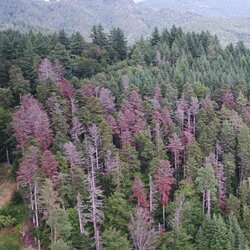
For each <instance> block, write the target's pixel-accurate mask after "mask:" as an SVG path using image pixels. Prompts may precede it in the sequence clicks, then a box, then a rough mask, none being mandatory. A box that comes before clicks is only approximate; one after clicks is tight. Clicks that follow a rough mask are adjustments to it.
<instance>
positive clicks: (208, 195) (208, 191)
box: [207, 190, 211, 217]
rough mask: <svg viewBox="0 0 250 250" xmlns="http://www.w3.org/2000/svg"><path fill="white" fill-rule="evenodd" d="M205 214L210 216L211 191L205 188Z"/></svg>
mask: <svg viewBox="0 0 250 250" xmlns="http://www.w3.org/2000/svg"><path fill="white" fill-rule="evenodd" d="M207 214H208V216H209V217H210V216H211V192H210V190H207Z"/></svg>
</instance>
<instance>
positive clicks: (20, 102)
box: [0, 25, 250, 250]
mask: <svg viewBox="0 0 250 250" xmlns="http://www.w3.org/2000/svg"><path fill="white" fill-rule="evenodd" d="M91 38H92V42H91V43H87V42H85V40H84V38H83V37H82V36H81V35H80V33H76V34H73V35H72V36H68V35H67V34H66V33H65V32H64V31H60V32H59V33H58V34H52V35H42V34H41V33H37V34H34V33H29V34H20V33H18V32H14V31H8V32H3V33H0V55H1V60H0V84H1V88H0V95H1V97H2V98H1V100H0V105H1V108H0V127H1V132H0V133H1V138H2V140H1V142H0V143H1V146H2V149H1V153H2V154H1V155H3V157H2V158H1V160H2V161H3V162H6V161H8V162H9V163H11V164H12V163H13V166H14V167H13V168H14V169H15V174H16V180H17V184H18V187H19V192H20V194H21V195H22V198H23V201H24V203H25V204H26V205H27V211H28V212H29V213H28V215H27V218H26V220H25V221H24V224H25V229H23V231H24V232H25V233H24V234H23V239H22V240H23V244H24V246H25V247H28V246H29V247H34V248H38V247H39V246H40V247H42V248H43V249H54V250H55V249H60V250H64V249H65V250H67V249H96V250H100V249H107V250H108V249H109V250H110V249H124V250H125V249H138V250H145V249H152V250H153V249H183V250H184V249H185V250H186V249H197V250H199V249H216V250H217V249H248V242H249V241H250V237H249V235H250V224H249V220H250V188H249V187H250V167H249V162H250V127H249V126H250V122H249V121H250V103H249V93H250V92H249V90H250V85H249V79H250V71H249V68H250V51H249V50H248V49H246V48H245V46H244V44H242V43H238V44H237V46H233V45H229V46H227V47H226V48H222V47H221V46H220V44H219V42H218V40H217V38H216V37H212V36H211V35H210V34H209V33H205V32H203V33H201V34H195V33H183V32H182V30H181V29H179V28H176V27H173V28H172V29H171V30H170V31H168V30H165V31H163V33H161V34H160V33H159V32H158V29H157V28H156V29H155V30H154V32H153V33H152V36H151V37H150V38H149V39H148V40H144V39H141V40H140V41H139V42H137V43H136V44H134V45H133V46H132V47H130V48H128V47H127V45H126V39H125V38H124V35H123V32H122V30H120V29H119V28H115V29H114V30H112V32H111V33H110V34H109V35H107V34H106V33H105V32H104V30H103V28H102V26H101V25H99V26H94V27H93V28H92V31H91ZM11 115H12V120H11ZM2 128H3V129H2ZM11 135H13V136H11ZM27 235H29V236H30V237H29V241H26V240H25V239H26V238H25V237H26V236H27ZM27 242H28V243H27Z"/></svg>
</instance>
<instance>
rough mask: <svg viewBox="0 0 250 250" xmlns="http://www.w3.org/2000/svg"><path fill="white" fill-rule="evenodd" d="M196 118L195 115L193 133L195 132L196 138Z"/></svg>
mask: <svg viewBox="0 0 250 250" xmlns="http://www.w3.org/2000/svg"><path fill="white" fill-rule="evenodd" d="M195 127H196V116H195V115H194V122H193V131H194V136H195V132H196V128H195Z"/></svg>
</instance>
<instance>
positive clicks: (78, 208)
mask: <svg viewBox="0 0 250 250" xmlns="http://www.w3.org/2000/svg"><path fill="white" fill-rule="evenodd" d="M77 212H78V219H79V226H80V234H81V235H83V233H84V229H83V223H82V220H83V218H82V212H81V199H80V194H78V195H77Z"/></svg>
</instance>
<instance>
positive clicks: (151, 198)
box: [149, 175, 153, 212]
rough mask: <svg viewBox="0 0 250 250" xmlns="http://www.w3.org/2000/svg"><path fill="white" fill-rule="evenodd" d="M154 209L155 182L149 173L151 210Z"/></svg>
mask: <svg viewBox="0 0 250 250" xmlns="http://www.w3.org/2000/svg"><path fill="white" fill-rule="evenodd" d="M152 210H153V183H152V177H151V175H149V211H150V212H152Z"/></svg>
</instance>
